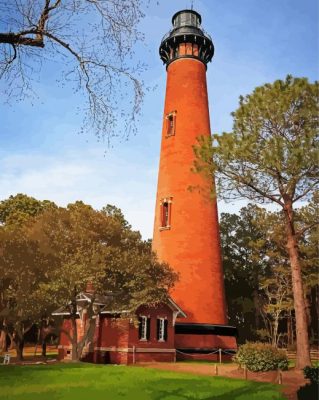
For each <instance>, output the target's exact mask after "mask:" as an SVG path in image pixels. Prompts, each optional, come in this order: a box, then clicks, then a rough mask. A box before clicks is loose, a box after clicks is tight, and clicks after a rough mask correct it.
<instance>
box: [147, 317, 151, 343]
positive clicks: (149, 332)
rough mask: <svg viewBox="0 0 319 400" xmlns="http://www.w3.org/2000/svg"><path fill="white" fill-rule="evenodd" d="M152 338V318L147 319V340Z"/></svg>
mask: <svg viewBox="0 0 319 400" xmlns="http://www.w3.org/2000/svg"><path fill="white" fill-rule="evenodd" d="M150 337H151V318H147V326H146V339H147V340H150Z"/></svg>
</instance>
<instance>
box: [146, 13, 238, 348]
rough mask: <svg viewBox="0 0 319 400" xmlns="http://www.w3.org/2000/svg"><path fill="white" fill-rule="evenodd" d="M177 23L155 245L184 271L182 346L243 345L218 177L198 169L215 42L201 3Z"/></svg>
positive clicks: (170, 52) (177, 295)
mask: <svg viewBox="0 0 319 400" xmlns="http://www.w3.org/2000/svg"><path fill="white" fill-rule="evenodd" d="M172 25H173V26H172V29H171V30H170V31H169V32H168V33H167V34H166V35H165V36H164V37H163V39H162V41H161V44H160V49H159V55H160V58H161V60H162V61H163V63H164V64H165V66H166V70H167V83H166V95H165V105H164V115H163V128H162V138H161V151H160V163H159V173H158V186H157V195H156V206H155V221H154V233H153V250H154V251H155V252H156V253H157V256H158V258H159V260H160V261H162V262H167V263H169V265H170V266H171V267H172V268H173V269H174V270H175V271H176V272H177V273H178V275H179V281H178V282H177V283H176V285H175V287H174V289H173V290H172V292H171V293H170V294H171V297H172V298H173V300H174V301H176V303H177V304H178V305H179V306H180V307H181V308H182V309H183V310H184V311H185V313H186V315H187V318H186V319H184V320H183V322H177V323H176V324H175V347H176V349H177V350H179V354H188V353H189V354H193V355H196V354H209V353H212V352H213V351H214V350H215V349H217V348H222V349H234V348H236V328H234V327H232V326H228V325H227V323H228V321H227V312H226V299H225V291H224V278H223V269H222V260H221V246H220V237H219V226H218V214H217V202H216V200H212V198H211V197H210V196H209V193H211V189H212V185H213V182H212V181H211V180H208V179H206V178H205V177H203V176H201V175H199V174H196V173H194V172H193V171H192V167H193V162H194V159H195V156H194V151H193V146H194V145H196V144H197V138H198V137H199V136H210V134H211V132H210V118H209V107H208V93H207V83H206V69H207V64H208V63H209V62H210V61H211V60H212V58H213V55H214V45H213V42H212V39H211V37H210V36H209V35H208V34H207V33H206V32H205V31H204V30H203V28H202V27H201V16H200V14H199V13H197V12H196V11H194V10H182V11H179V12H177V13H176V14H175V15H174V16H173V18H172ZM191 189H193V190H191Z"/></svg>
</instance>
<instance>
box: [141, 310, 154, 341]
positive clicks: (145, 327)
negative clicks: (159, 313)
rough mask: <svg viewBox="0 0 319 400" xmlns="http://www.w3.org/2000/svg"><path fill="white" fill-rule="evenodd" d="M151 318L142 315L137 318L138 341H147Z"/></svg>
mask: <svg viewBox="0 0 319 400" xmlns="http://www.w3.org/2000/svg"><path fill="white" fill-rule="evenodd" d="M150 328H151V318H149V317H146V316H145V315H142V316H141V317H140V318H139V335H138V336H139V339H140V340H149V339H150V333H151V329H150Z"/></svg>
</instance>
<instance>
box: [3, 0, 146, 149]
mask: <svg viewBox="0 0 319 400" xmlns="http://www.w3.org/2000/svg"><path fill="white" fill-rule="evenodd" d="M0 14H1V19H0V23H1V25H0V26H1V28H0V29H1V30H2V32H0V79H2V80H3V81H4V83H5V85H6V89H5V95H6V99H9V100H10V99H11V98H19V99H24V98H25V97H26V96H30V95H32V94H34V92H33V84H32V83H33V79H34V77H35V76H39V72H40V70H41V67H42V64H44V63H46V64H47V65H50V61H51V62H52V61H54V63H55V64H54V68H56V65H57V63H58V65H60V67H62V68H63V71H62V73H61V74H62V78H61V84H62V85H65V84H69V85H70V87H71V88H73V90H74V91H75V92H79V93H80V94H81V95H83V96H84V98H85V104H84V106H83V107H82V108H81V107H80V106H79V107H80V109H81V111H82V112H83V113H84V122H83V128H92V129H93V131H94V133H95V135H96V136H97V137H98V138H99V139H102V138H106V139H107V140H108V141H110V139H111V137H112V136H116V131H117V130H119V129H124V133H125V137H128V136H129V134H130V133H131V131H132V130H134V129H135V120H136V114H137V113H138V112H139V110H140V106H141V102H142V100H143V95H144V89H143V83H142V81H141V79H140V78H139V74H140V72H141V71H142V70H143V69H144V67H143V65H141V64H140V63H138V62H134V61H132V58H133V55H134V53H133V47H134V45H135V43H136V42H138V41H141V40H143V35H142V34H141V33H140V32H139V31H138V29H137V26H138V24H139V22H140V20H141V18H142V17H143V16H144V15H143V12H142V1H140V0H121V1H118V0H36V1H34V0H12V1H10V2H8V1H6V0H0ZM126 60H129V62H128V63H127V62H126ZM123 121H124V125H125V126H124V127H123V126H122V125H123Z"/></svg>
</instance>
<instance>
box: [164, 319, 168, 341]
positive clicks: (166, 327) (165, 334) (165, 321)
mask: <svg viewBox="0 0 319 400" xmlns="http://www.w3.org/2000/svg"><path fill="white" fill-rule="evenodd" d="M167 334H168V321H167V319H165V320H164V340H165V342H166V340H167Z"/></svg>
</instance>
